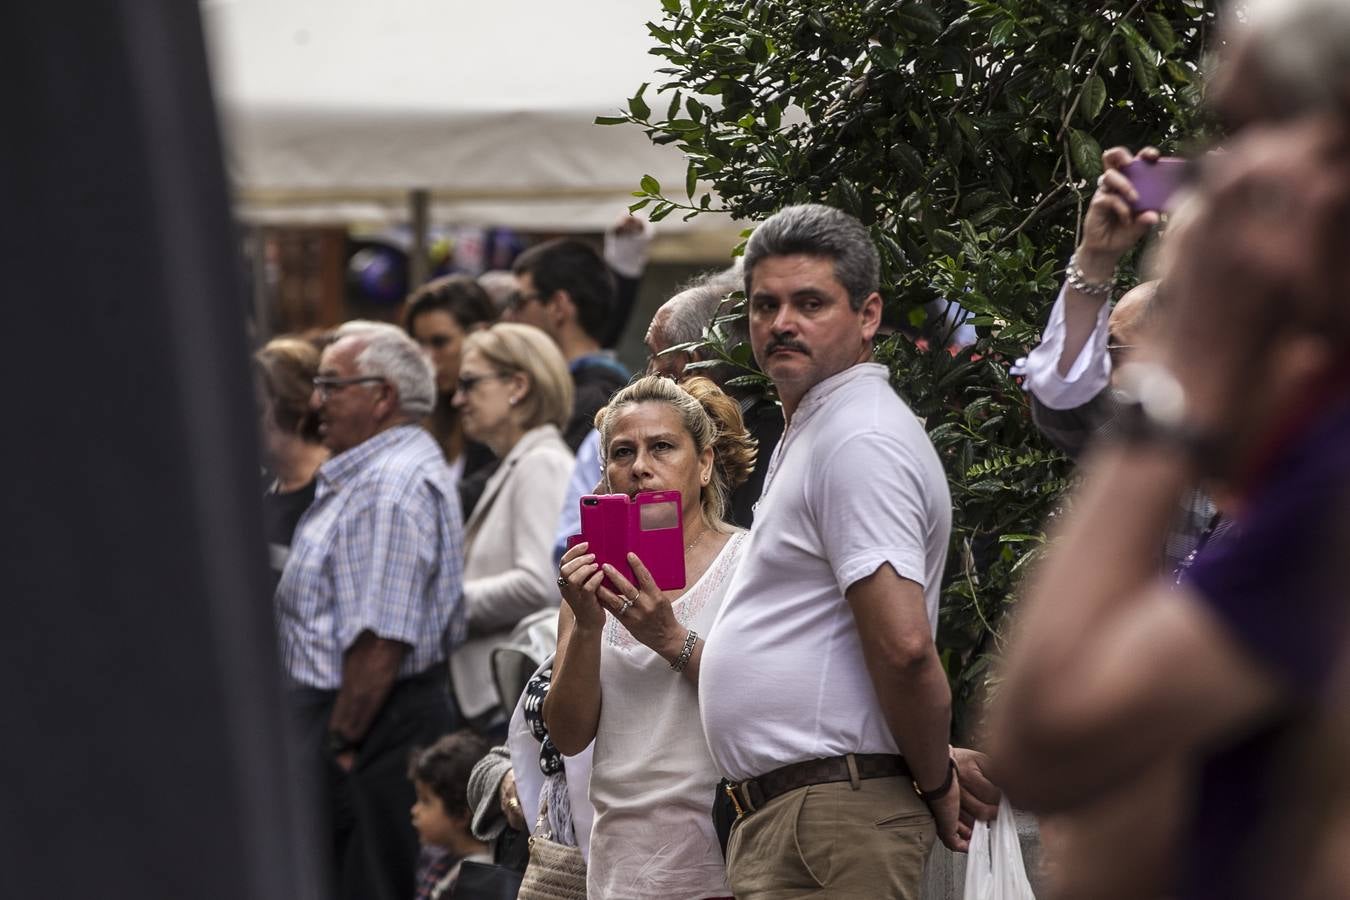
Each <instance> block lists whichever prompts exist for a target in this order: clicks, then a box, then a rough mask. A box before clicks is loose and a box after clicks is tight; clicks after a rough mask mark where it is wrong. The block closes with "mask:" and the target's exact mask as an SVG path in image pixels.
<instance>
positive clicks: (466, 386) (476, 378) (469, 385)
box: [456, 372, 511, 394]
mask: <svg viewBox="0 0 1350 900" xmlns="http://www.w3.org/2000/svg"><path fill="white" fill-rule="evenodd" d="M510 377H511V376H510V375H503V374H502V373H501V372H493V373H492V374H490V375H461V376H459V386H458V387H457V388H456V390H458V391H462V392H464V393H466V394H467V393H469V392H470V391H472V390H473V389H474V387H476V386H477V385H478V382H480V381H491V380H492V379H493V378H510Z"/></svg>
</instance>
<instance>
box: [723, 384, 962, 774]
mask: <svg viewBox="0 0 1350 900" xmlns="http://www.w3.org/2000/svg"><path fill="white" fill-rule="evenodd" d="M950 532H951V498H950V495H949V493H948V490H947V480H946V474H945V472H944V471H943V468H942V463H941V461H940V460H939V459H938V455H937V452H936V451H935V450H934V449H933V445H932V444H931V443H930V442H929V440H928V435H927V434H926V433H925V432H924V429H923V424H922V423H921V422H920V421H919V419H918V418H917V417H916V416H915V415H914V414H913V412H911V411H910V409H909V407H908V406H906V405H905V403H904V401H903V400H901V399H900V398H899V397H898V396H897V395H896V393H895V391H894V390H893V389H892V388H891V386H890V383H889V373H888V372H887V370H886V368H885V367H884V366H880V365H876V364H872V363H867V364H862V365H856V366H853V367H851V368H849V369H846V370H845V371H843V372H841V373H839V374H837V375H834V376H832V377H831V378H828V379H826V380H825V381H822V382H821V383H820V384H818V385H816V386H815V387H813V388H812V389H811V390H810V391H808V392H807V394H806V396H805V397H803V399H802V402H801V404H800V405H799V407H798V408H797V410H796V412H795V414H794V416H793V418H792V421H791V422H790V423H789V424H788V427H787V429H786V431H785V432H784V434H783V438H782V441H781V442H780V443H779V445H778V447H777V449H776V450H775V452H774V456H773V458H772V460H771V461H770V464H769V471H768V473H767V475H766V479H765V487H764V493H763V495H762V496H761V498H760V501H759V504H758V506H757V508H756V511H755V524H754V527H753V529H752V530H751V533H750V538H749V544H748V545H747V546H746V548H745V550H744V552H743V554H742V561H741V565H740V567H739V568H738V570H737V572H736V575H735V577H734V579H733V581H732V583H731V585H730V586H729V587H728V589H727V597H726V600H725V601H724V603H723V605H722V609H721V611H720V612H719V614H718V617H717V619H716V621H715V622H714V624H713V627H712V630H711V632H710V633H709V635H708V638H707V644H706V646H705V648H704V652H703V659H702V662H701V664H700V670H699V704H700V710H701V714H702V717H703V725H704V729H705V731H706V733H707V736H708V743H709V746H710V748H711V750H712V753H713V759H714V761H715V762H716V764H717V766H718V768H719V770H720V771H721V772H722V773H723V774H724V775H727V776H728V777H730V778H733V779H737V780H740V779H744V778H751V777H755V776H758V775H762V774H764V773H765V772H768V771H771V770H772V769H776V768H779V767H780V766H784V765H787V764H789V763H794V762H800V761H802V760H806V759H813V758H817V757H829V756H840V755H843V754H846V753H896V752H898V751H897V748H896V744H895V739H894V738H893V737H892V735H891V732H890V728H889V727H888V725H887V723H886V720H885V717H884V715H883V713H882V710H881V705H880V703H879V702H878V700H877V696H876V692H875V690H874V689H873V687H872V682H871V679H870V678H869V676H868V673H867V668H866V666H865V664H864V662H863V656H862V643H861V641H860V639H859V636H858V630H857V627H856V625H855V623H854V619H853V613H852V610H851V608H850V607H849V605H848V601H847V599H846V598H845V591H847V590H848V588H849V587H850V586H851V585H853V584H854V583H856V582H857V581H860V580H861V579H863V578H866V577H867V576H869V575H871V574H873V573H874V572H876V571H877V569H879V568H880V567H881V566H883V565H886V564H889V565H890V566H891V567H892V568H894V570H895V571H896V573H897V574H899V575H900V576H901V577H903V578H906V579H909V580H910V581H913V582H916V583H917V584H918V585H919V586H920V587H921V588H922V589H923V593H924V600H925V606H926V610H927V614H928V622H929V626H930V635H929V636H930V637H931V636H932V634H933V633H935V632H936V628H937V616H938V596H939V591H940V588H941V581H942V572H943V568H944V566H945V563H946V553H947V541H948V538H949V536H950Z"/></svg>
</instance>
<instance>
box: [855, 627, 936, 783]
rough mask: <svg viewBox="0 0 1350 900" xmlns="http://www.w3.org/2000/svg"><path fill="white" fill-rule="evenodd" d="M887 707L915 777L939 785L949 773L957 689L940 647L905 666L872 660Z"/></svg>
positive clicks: (888, 718) (874, 680) (875, 680)
mask: <svg viewBox="0 0 1350 900" xmlns="http://www.w3.org/2000/svg"><path fill="white" fill-rule="evenodd" d="M869 668H870V669H871V670H872V683H873V684H874V685H875V686H876V689H877V697H878V698H879V699H880V700H881V710H882V712H883V713H884V714H885V716H886V724H887V725H889V726H890V729H891V734H892V736H894V737H895V743H896V746H898V747H899V748H900V753H901V755H902V756H904V758H905V761H906V763H908V764H909V768H910V773H911V775H912V777H913V778H914V780H915V781H917V782H918V783H919V785H920V786H921V787H923V788H925V789H930V790H931V789H934V788H937V787H938V786H940V785H941V784H942V782H943V781H944V780H945V779H946V777H947V760H948V758H949V757H950V755H951V751H950V746H949V739H950V736H951V722H952V694H951V687H950V686H949V685H948V683H947V673H946V672H944V671H943V670H942V663H941V662H940V661H939V660H938V657H937V652H936V651H934V652H933V653H932V654H930V655H928V656H927V657H926V658H924V659H923V660H921V661H918V662H917V663H916V664H913V665H909V666H905V667H894V666H869Z"/></svg>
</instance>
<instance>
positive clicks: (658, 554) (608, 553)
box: [567, 491, 685, 591]
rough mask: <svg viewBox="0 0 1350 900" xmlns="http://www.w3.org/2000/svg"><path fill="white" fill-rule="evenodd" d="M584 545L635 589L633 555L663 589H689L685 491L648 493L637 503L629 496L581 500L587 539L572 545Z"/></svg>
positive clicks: (583, 532)
mask: <svg viewBox="0 0 1350 900" xmlns="http://www.w3.org/2000/svg"><path fill="white" fill-rule="evenodd" d="M580 541H585V542H586V543H587V544H589V545H590V547H589V550H590V552H591V553H594V554H595V560H596V562H597V563H599V564H601V565H604V564H605V563H608V564H609V565H611V566H613V567H614V568H616V569H618V570H619V572H620V573H621V574H622V575H623V576H624V577H625V578H627V579H628V580H629V581H630V582H632V583H633V584H634V585H636V584H637V583H638V582H637V577H636V576H634V575H633V570H632V568H631V567H630V566H629V565H628V554H629V553H636V554H637V556H638V559H640V560H642V564H643V565H644V566H646V567H647V571H649V572H651V573H652V580H653V581H655V582H656V586H657V587H659V588H660V589H661V590H663V591H673V590H679V589H681V588H683V587H684V585H685V572H684V514H683V512H682V510H681V508H680V492H679V491H644V492H642V493H640V494H638V495H637V496H636V497H635V498H633V499H631V500H630V499H629V497H628V495H627V494H587V495H586V496H585V497H582V498H581V534H574V535H572V536H571V537H570V538H568V541H567V545H568V546H569V547H570V546H573V545H574V544H576V543H578V542H580ZM608 586H609V587H610V588H611V589H613V587H614V586H613V585H608Z"/></svg>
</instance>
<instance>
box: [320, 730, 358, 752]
mask: <svg viewBox="0 0 1350 900" xmlns="http://www.w3.org/2000/svg"><path fill="white" fill-rule="evenodd" d="M360 745H361V743H360V741H354V740H352V739H351V738H349V737H347V736H346V735H345V734H343V733H342V732H340V731H332V730H330V731H329V732H328V739H327V740H326V741H324V749H326V750H327V751H328V755H329V756H332V757H338V756H341V755H342V754H344V753H349V752H354V751H355V750H356V748H357V747H359V746H360Z"/></svg>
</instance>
